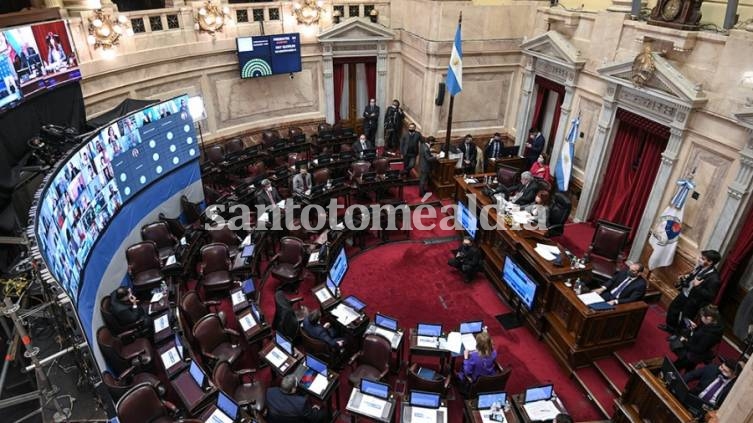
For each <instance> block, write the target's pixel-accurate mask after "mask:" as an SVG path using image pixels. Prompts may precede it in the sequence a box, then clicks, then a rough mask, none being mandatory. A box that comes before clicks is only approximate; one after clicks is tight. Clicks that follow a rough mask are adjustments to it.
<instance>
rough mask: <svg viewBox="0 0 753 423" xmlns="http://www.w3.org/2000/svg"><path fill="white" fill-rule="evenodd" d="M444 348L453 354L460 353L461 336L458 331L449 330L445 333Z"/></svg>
mask: <svg viewBox="0 0 753 423" xmlns="http://www.w3.org/2000/svg"><path fill="white" fill-rule="evenodd" d="M419 338H420V337H419ZM445 349H447V350H449V351H450V352H451V353H453V354H455V355H460V354H461V353H462V352H463V336H462V335H461V334H460V332H450V333H448V334H447V342H446V343H445Z"/></svg>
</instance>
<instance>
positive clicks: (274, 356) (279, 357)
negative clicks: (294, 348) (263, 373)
mask: <svg viewBox="0 0 753 423" xmlns="http://www.w3.org/2000/svg"><path fill="white" fill-rule="evenodd" d="M266 359H267V360H268V361H269V362H270V363H272V365H273V366H275V367H280V366H281V365H282V363H284V362H285V360H287V359H288V358H287V357H286V356H285V354H284V353H282V352H281V351H280V350H279V349H278V348H277V347H274V348H272V351H270V352H269V353H267V356H266Z"/></svg>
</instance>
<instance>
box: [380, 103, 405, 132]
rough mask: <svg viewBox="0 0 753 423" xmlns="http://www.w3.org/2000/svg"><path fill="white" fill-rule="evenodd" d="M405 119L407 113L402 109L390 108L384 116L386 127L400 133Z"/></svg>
mask: <svg viewBox="0 0 753 423" xmlns="http://www.w3.org/2000/svg"><path fill="white" fill-rule="evenodd" d="M403 119H405V112H403V110H402V109H400V108H397V107H394V106H390V107H388V108H387V112H386V113H385V114H384V127H385V128H386V129H392V130H394V131H398V132H399V131H400V130H401V129H402V128H403Z"/></svg>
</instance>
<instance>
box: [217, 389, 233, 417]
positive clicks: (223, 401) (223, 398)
mask: <svg viewBox="0 0 753 423" xmlns="http://www.w3.org/2000/svg"><path fill="white" fill-rule="evenodd" d="M217 408H219V409H220V410H222V412H223V413H225V414H226V415H227V416H228V417H230V418H231V419H233V420H235V419H236V418H237V417H238V404H236V403H235V401H233V400H231V399H230V398H229V397H228V396H227V395H225V394H224V393H223V392H220V394H219V395H218V396H217Z"/></svg>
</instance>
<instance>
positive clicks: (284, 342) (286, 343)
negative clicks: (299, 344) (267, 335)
mask: <svg viewBox="0 0 753 423" xmlns="http://www.w3.org/2000/svg"><path fill="white" fill-rule="evenodd" d="M275 344H277V346H278V347H280V348H281V349H282V350H283V351H285V352H286V353H287V354H288V355H293V343H292V342H290V340H289V339H288V338H286V337H284V336H283V335H281V334H280V333H279V332H275Z"/></svg>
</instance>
